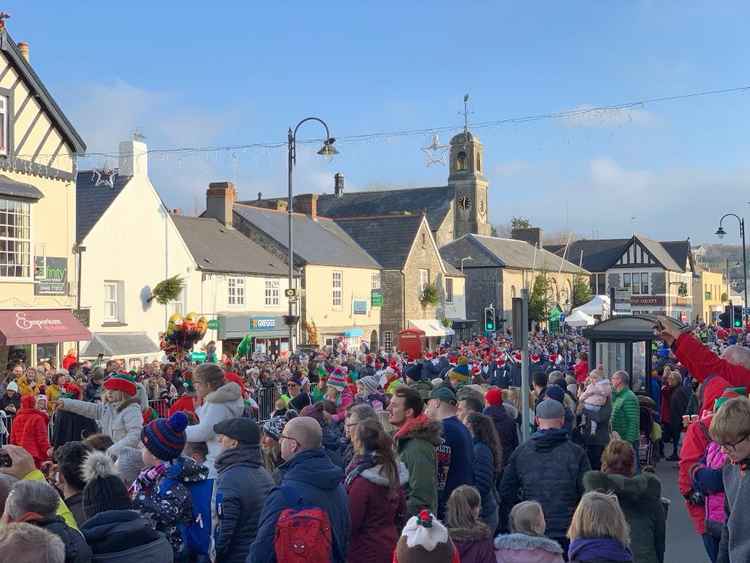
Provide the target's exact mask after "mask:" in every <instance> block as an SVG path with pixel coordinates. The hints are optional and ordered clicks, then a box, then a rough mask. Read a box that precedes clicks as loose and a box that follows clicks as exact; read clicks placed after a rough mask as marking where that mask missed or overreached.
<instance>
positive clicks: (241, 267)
mask: <svg viewBox="0 0 750 563" xmlns="http://www.w3.org/2000/svg"><path fill="white" fill-rule="evenodd" d="M171 217H172V221H174V224H175V226H176V227H177V230H178V231H179V232H180V236H182V239H183V240H184V241H185V244H186V245H187V247H188V250H190V253H191V254H192V255H193V259H195V262H196V264H198V268H199V269H201V270H204V271H207V272H228V273H236V274H264V275H277V276H283V275H288V274H289V267H288V266H287V265H286V262H284V261H282V260H280V259H279V258H277V257H276V256H274V255H273V254H271V253H270V252H269V251H268V250H266V249H265V248H263V247H262V246H260V245H259V244H258V243H256V242H254V241H252V240H250V239H249V238H247V237H246V236H245V235H243V234H242V233H240V232H239V231H237V230H236V229H228V228H227V227H225V226H224V225H223V224H221V223H220V222H219V221H217V220H216V219H212V218H209V217H185V216H184V215H172V216H171Z"/></svg>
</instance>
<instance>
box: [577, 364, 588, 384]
mask: <svg viewBox="0 0 750 563" xmlns="http://www.w3.org/2000/svg"><path fill="white" fill-rule="evenodd" d="M575 374H576V381H577V382H578V383H584V382H585V381H586V378H587V377H588V376H589V364H588V362H582V361H581V360H578V361H577V362H576V365H575Z"/></svg>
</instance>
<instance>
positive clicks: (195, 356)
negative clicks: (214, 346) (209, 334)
mask: <svg viewBox="0 0 750 563" xmlns="http://www.w3.org/2000/svg"><path fill="white" fill-rule="evenodd" d="M190 361H191V362H196V363H198V364H200V363H203V362H205V361H206V353H205V352H190Z"/></svg>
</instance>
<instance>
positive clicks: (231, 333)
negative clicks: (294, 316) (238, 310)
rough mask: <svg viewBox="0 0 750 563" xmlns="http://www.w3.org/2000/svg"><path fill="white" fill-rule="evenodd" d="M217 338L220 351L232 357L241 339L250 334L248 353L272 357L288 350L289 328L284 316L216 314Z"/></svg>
mask: <svg viewBox="0 0 750 563" xmlns="http://www.w3.org/2000/svg"><path fill="white" fill-rule="evenodd" d="M217 320H218V321H219V328H218V338H219V340H220V341H221V346H222V348H221V352H222V353H223V354H227V355H228V356H230V357H233V356H234V355H235V354H236V353H237V348H238V347H239V345H240V343H241V342H242V340H243V339H244V338H245V337H246V336H249V337H250V347H249V350H248V352H249V353H250V354H254V353H261V354H265V355H267V356H270V357H272V358H276V357H278V356H279V355H280V354H284V353H286V352H288V351H289V328H288V327H287V326H286V324H284V317H282V316H274V315H267V314H263V313H244V314H219V315H217Z"/></svg>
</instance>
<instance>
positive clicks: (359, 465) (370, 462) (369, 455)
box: [344, 452, 377, 490]
mask: <svg viewBox="0 0 750 563" xmlns="http://www.w3.org/2000/svg"><path fill="white" fill-rule="evenodd" d="M376 465H377V461H376V460H375V452H365V453H364V454H363V455H355V456H354V457H353V458H352V461H351V463H350V464H349V466H348V467H347V468H346V479H345V480H344V486H345V487H346V489H347V490H349V487H350V486H351V484H352V482H354V479H356V478H357V477H358V476H359V475H360V474H361V473H362V472H363V471H365V470H366V469H370V468H371V467H375V466H376Z"/></svg>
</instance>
